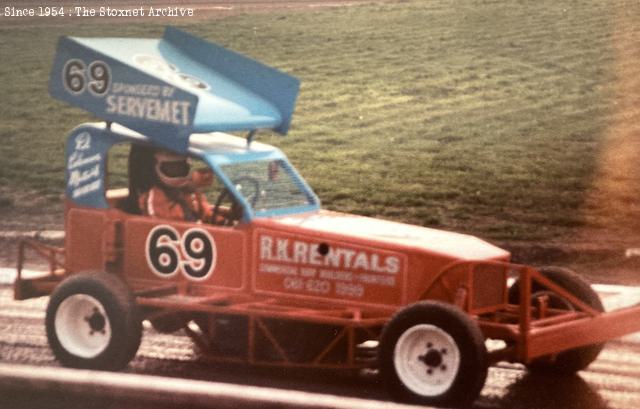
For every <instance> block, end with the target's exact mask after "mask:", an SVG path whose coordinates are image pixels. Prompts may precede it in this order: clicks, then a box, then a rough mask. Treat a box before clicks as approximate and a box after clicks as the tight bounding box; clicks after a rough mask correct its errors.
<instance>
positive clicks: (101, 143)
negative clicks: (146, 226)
mask: <svg viewBox="0 0 640 409" xmlns="http://www.w3.org/2000/svg"><path fill="white" fill-rule="evenodd" d="M127 143H129V144H132V146H133V148H132V150H131V151H130V157H129V164H128V178H129V184H128V185H129V187H128V191H124V192H120V193H115V192H112V191H110V190H109V189H108V185H107V184H108V181H107V179H108V177H107V168H108V164H107V158H108V152H109V151H110V150H111V148H112V147H114V146H116V145H120V144H127ZM154 148H156V146H155V144H154V143H153V140H152V139H150V138H148V137H146V136H144V135H142V134H139V133H137V132H134V131H131V130H130V129H127V128H125V127H123V126H120V125H117V124H113V125H108V124H85V125H82V126H80V127H78V128H76V129H75V130H74V131H73V132H71V135H70V136H69V139H68V143H67V175H66V185H67V189H66V197H67V199H68V200H70V201H71V202H74V203H76V204H78V205H81V206H85V207H91V208H105V209H106V208H109V207H113V206H114V204H115V202H114V200H110V199H119V202H118V204H117V205H116V207H118V208H120V209H121V210H124V211H126V212H128V213H133V214H136V213H138V209H137V197H138V195H139V194H140V193H142V192H144V191H146V190H148V189H149V188H150V187H151V184H152V182H151V178H152V175H150V174H149V172H150V170H151V169H152V168H151V165H152V164H151V163H150V161H151V160H152V157H151V156H150V154H149V153H150V152H152V150H153V149H154ZM187 152H188V155H189V156H190V157H193V158H195V159H199V160H200V161H202V162H203V163H204V164H206V165H207V166H208V167H209V168H210V169H211V170H212V172H213V173H214V174H215V176H216V177H217V179H218V181H219V182H220V183H221V184H222V185H223V186H222V187H223V188H224V189H225V190H226V191H227V192H228V193H227V194H229V195H230V196H231V199H232V200H233V201H234V202H235V203H236V204H237V205H239V206H241V208H242V219H241V222H243V223H248V222H250V221H251V220H252V219H254V218H256V217H271V216H278V215H287V214H296V213H303V212H312V211H317V210H319V209H320V201H319V199H318V197H317V196H316V194H315V193H314V192H313V190H312V189H311V188H310V187H309V185H308V184H307V183H306V182H305V181H304V179H303V178H302V177H301V176H300V175H299V173H298V172H297V171H296V170H295V168H294V167H293V165H291V163H290V162H289V161H288V159H287V157H286V156H285V155H284V154H283V153H282V151H280V150H279V149H277V148H275V147H273V146H270V145H267V144H263V143H259V142H253V143H251V142H250V141H249V140H245V139H244V138H240V137H236V136H232V135H229V134H225V133H210V134H193V135H192V136H191V138H190V143H189V147H188V151H187ZM251 165H258V167H259V168H260V170H262V171H264V174H262V175H257V174H253V175H252V174H250V173H247V172H245V171H247V170H249V171H252V170H253V171H256V170H257V166H251ZM274 165H275V166H276V167H277V169H276V172H277V173H279V175H278V177H280V178H281V180H286V183H287V187H288V188H290V190H289V193H290V194H292V195H293V194H295V195H296V197H297V200H295V201H291V200H289V201H286V200H285V201H282V200H281V201H280V202H278V203H275V204H274V203H271V204H270V206H261V207H258V206H256V199H257V195H262V196H266V195H267V194H268V193H267V192H266V190H265V189H258V187H257V186H259V185H256V192H254V195H255V196H256V197H254V198H251V197H248V196H247V195H246V194H244V192H243V191H242V187H241V186H240V185H239V184H238V180H239V179H241V178H244V179H245V180H246V179H249V180H253V181H254V183H258V182H257V181H258V180H259V178H260V180H262V181H263V183H264V181H266V180H267V179H271V177H272V175H271V174H270V172H271V167H272V166H274ZM234 167H237V168H239V169H238V170H237V171H236V172H234V173H233V174H231V173H230V172H229V170H230V169H232V168H234ZM282 173H284V175H281V174H282ZM258 190H259V191H258ZM123 196H124V197H123ZM210 199H213V198H210ZM261 201H262V200H261Z"/></svg>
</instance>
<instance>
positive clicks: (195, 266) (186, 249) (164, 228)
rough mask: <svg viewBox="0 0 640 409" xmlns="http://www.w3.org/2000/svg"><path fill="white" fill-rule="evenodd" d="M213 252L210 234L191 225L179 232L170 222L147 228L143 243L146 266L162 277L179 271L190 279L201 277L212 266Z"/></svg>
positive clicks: (214, 248) (213, 266)
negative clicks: (147, 233) (149, 229)
mask: <svg viewBox="0 0 640 409" xmlns="http://www.w3.org/2000/svg"><path fill="white" fill-rule="evenodd" d="M216 253H217V251H216V244H215V241H214V240H213V237H211V235H210V234H209V233H208V232H207V231H206V230H203V229H200V228H195V227H194V228H191V229H189V230H186V231H185V232H184V233H183V234H182V235H180V233H178V231H177V230H176V229H174V228H173V227H171V226H168V225H160V226H156V227H154V228H153V229H152V230H151V231H150V232H149V235H148V236H147V242H146V245H145V254H146V257H147V263H148V264H149V268H151V271H153V272H154V273H155V274H156V275H158V276H160V277H162V278H171V277H173V276H175V275H176V274H177V273H178V271H182V273H183V274H184V275H185V276H186V277H187V278H188V279H190V280H196V281H202V280H205V279H207V278H209V276H210V275H211V274H212V273H213V270H214V269H215V267H216Z"/></svg>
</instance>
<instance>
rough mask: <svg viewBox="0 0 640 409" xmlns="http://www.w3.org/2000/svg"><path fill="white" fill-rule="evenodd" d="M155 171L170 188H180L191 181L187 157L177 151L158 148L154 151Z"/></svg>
mask: <svg viewBox="0 0 640 409" xmlns="http://www.w3.org/2000/svg"><path fill="white" fill-rule="evenodd" d="M153 156H154V158H155V161H156V164H155V172H156V175H157V176H158V179H159V180H160V182H162V184H164V185H165V186H167V187H172V188H182V187H185V186H187V185H188V184H189V182H191V165H190V164H189V158H187V157H186V156H183V155H179V154H177V153H173V152H169V151H164V150H158V151H156V152H155V153H154V155H153Z"/></svg>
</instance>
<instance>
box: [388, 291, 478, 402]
mask: <svg viewBox="0 0 640 409" xmlns="http://www.w3.org/2000/svg"><path fill="white" fill-rule="evenodd" d="M379 360H380V362H379V363H380V375H381V377H382V379H383V381H384V382H385V383H386V385H387V388H388V389H389V392H390V394H391V395H392V396H393V397H394V398H395V399H397V400H400V401H403V402H408V403H415V404H421V405H436V406H464V405H467V404H470V403H472V402H473V401H474V400H475V399H476V398H477V396H478V395H479V394H480V390H481V389H482V387H483V386H484V383H485V380H486V377H487V370H488V363H487V351H486V348H485V345H484V336H483V335H482V332H481V331H480V328H479V327H478V325H477V324H476V323H475V322H474V321H473V320H472V319H471V318H470V317H469V316H468V315H467V314H465V313H464V312H463V311H462V310H460V309H459V308H457V307H455V306H453V305H450V304H445V303H440V302H432V301H424V302H420V303H416V304H413V305H411V306H409V307H407V308H405V309H404V310H402V311H400V312H399V313H398V314H397V315H396V316H394V317H393V318H392V319H391V320H390V321H389V323H388V324H387V326H386V327H385V329H384V331H383V333H382V336H381V339H380V355H379Z"/></svg>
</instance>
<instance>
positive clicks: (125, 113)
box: [49, 27, 300, 151]
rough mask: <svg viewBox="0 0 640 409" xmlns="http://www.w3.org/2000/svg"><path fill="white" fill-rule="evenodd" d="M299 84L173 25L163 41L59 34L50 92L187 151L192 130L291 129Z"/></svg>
mask: <svg viewBox="0 0 640 409" xmlns="http://www.w3.org/2000/svg"><path fill="white" fill-rule="evenodd" d="M299 88H300V83H299V81H298V80H297V79H296V78H294V77H292V76H289V75H287V74H285V73H282V72H280V71H278V70H276V69H273V68H270V67H267V66H265V65H263V64H261V63H259V62H257V61H254V60H252V59H250V58H247V57H244V56H242V55H240V54H237V53H235V52H232V51H229V50H226V49H224V48H222V47H220V46H217V45H215V44H211V43H208V42H206V41H204V40H201V39H199V38H196V37H193V36H191V35H190V34H187V33H185V32H182V31H180V30H177V29H175V28H171V27H168V28H167V29H166V30H165V33H164V36H163V38H162V39H160V40H154V39H131V38H74V37H62V38H61V39H60V41H59V43H58V49H57V53H56V58H55V61H54V65H53V68H52V71H51V77H50V82H49V92H50V93H51V95H52V96H54V97H55V98H58V99H60V100H62V101H65V102H68V103H70V104H71V105H75V106H78V107H81V108H83V109H85V110H87V111H89V112H91V113H93V114H95V115H97V116H98V117H100V118H102V119H104V120H107V121H112V122H118V123H121V124H122V125H124V126H126V127H128V128H130V129H133V130H135V131H138V132H140V133H142V134H144V135H147V136H148V137H150V138H151V139H153V140H155V141H156V142H157V143H159V144H161V145H164V146H166V147H169V148H171V149H174V150H179V151H185V150H186V149H187V145H188V139H189V135H190V134H191V133H194V132H215V131H241V130H253V129H274V130H275V131H277V132H279V133H282V134H286V133H287V131H288V130H289V126H290V123H291V117H292V115H293V110H294V107H295V102H296V98H297V95H298V91H299Z"/></svg>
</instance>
